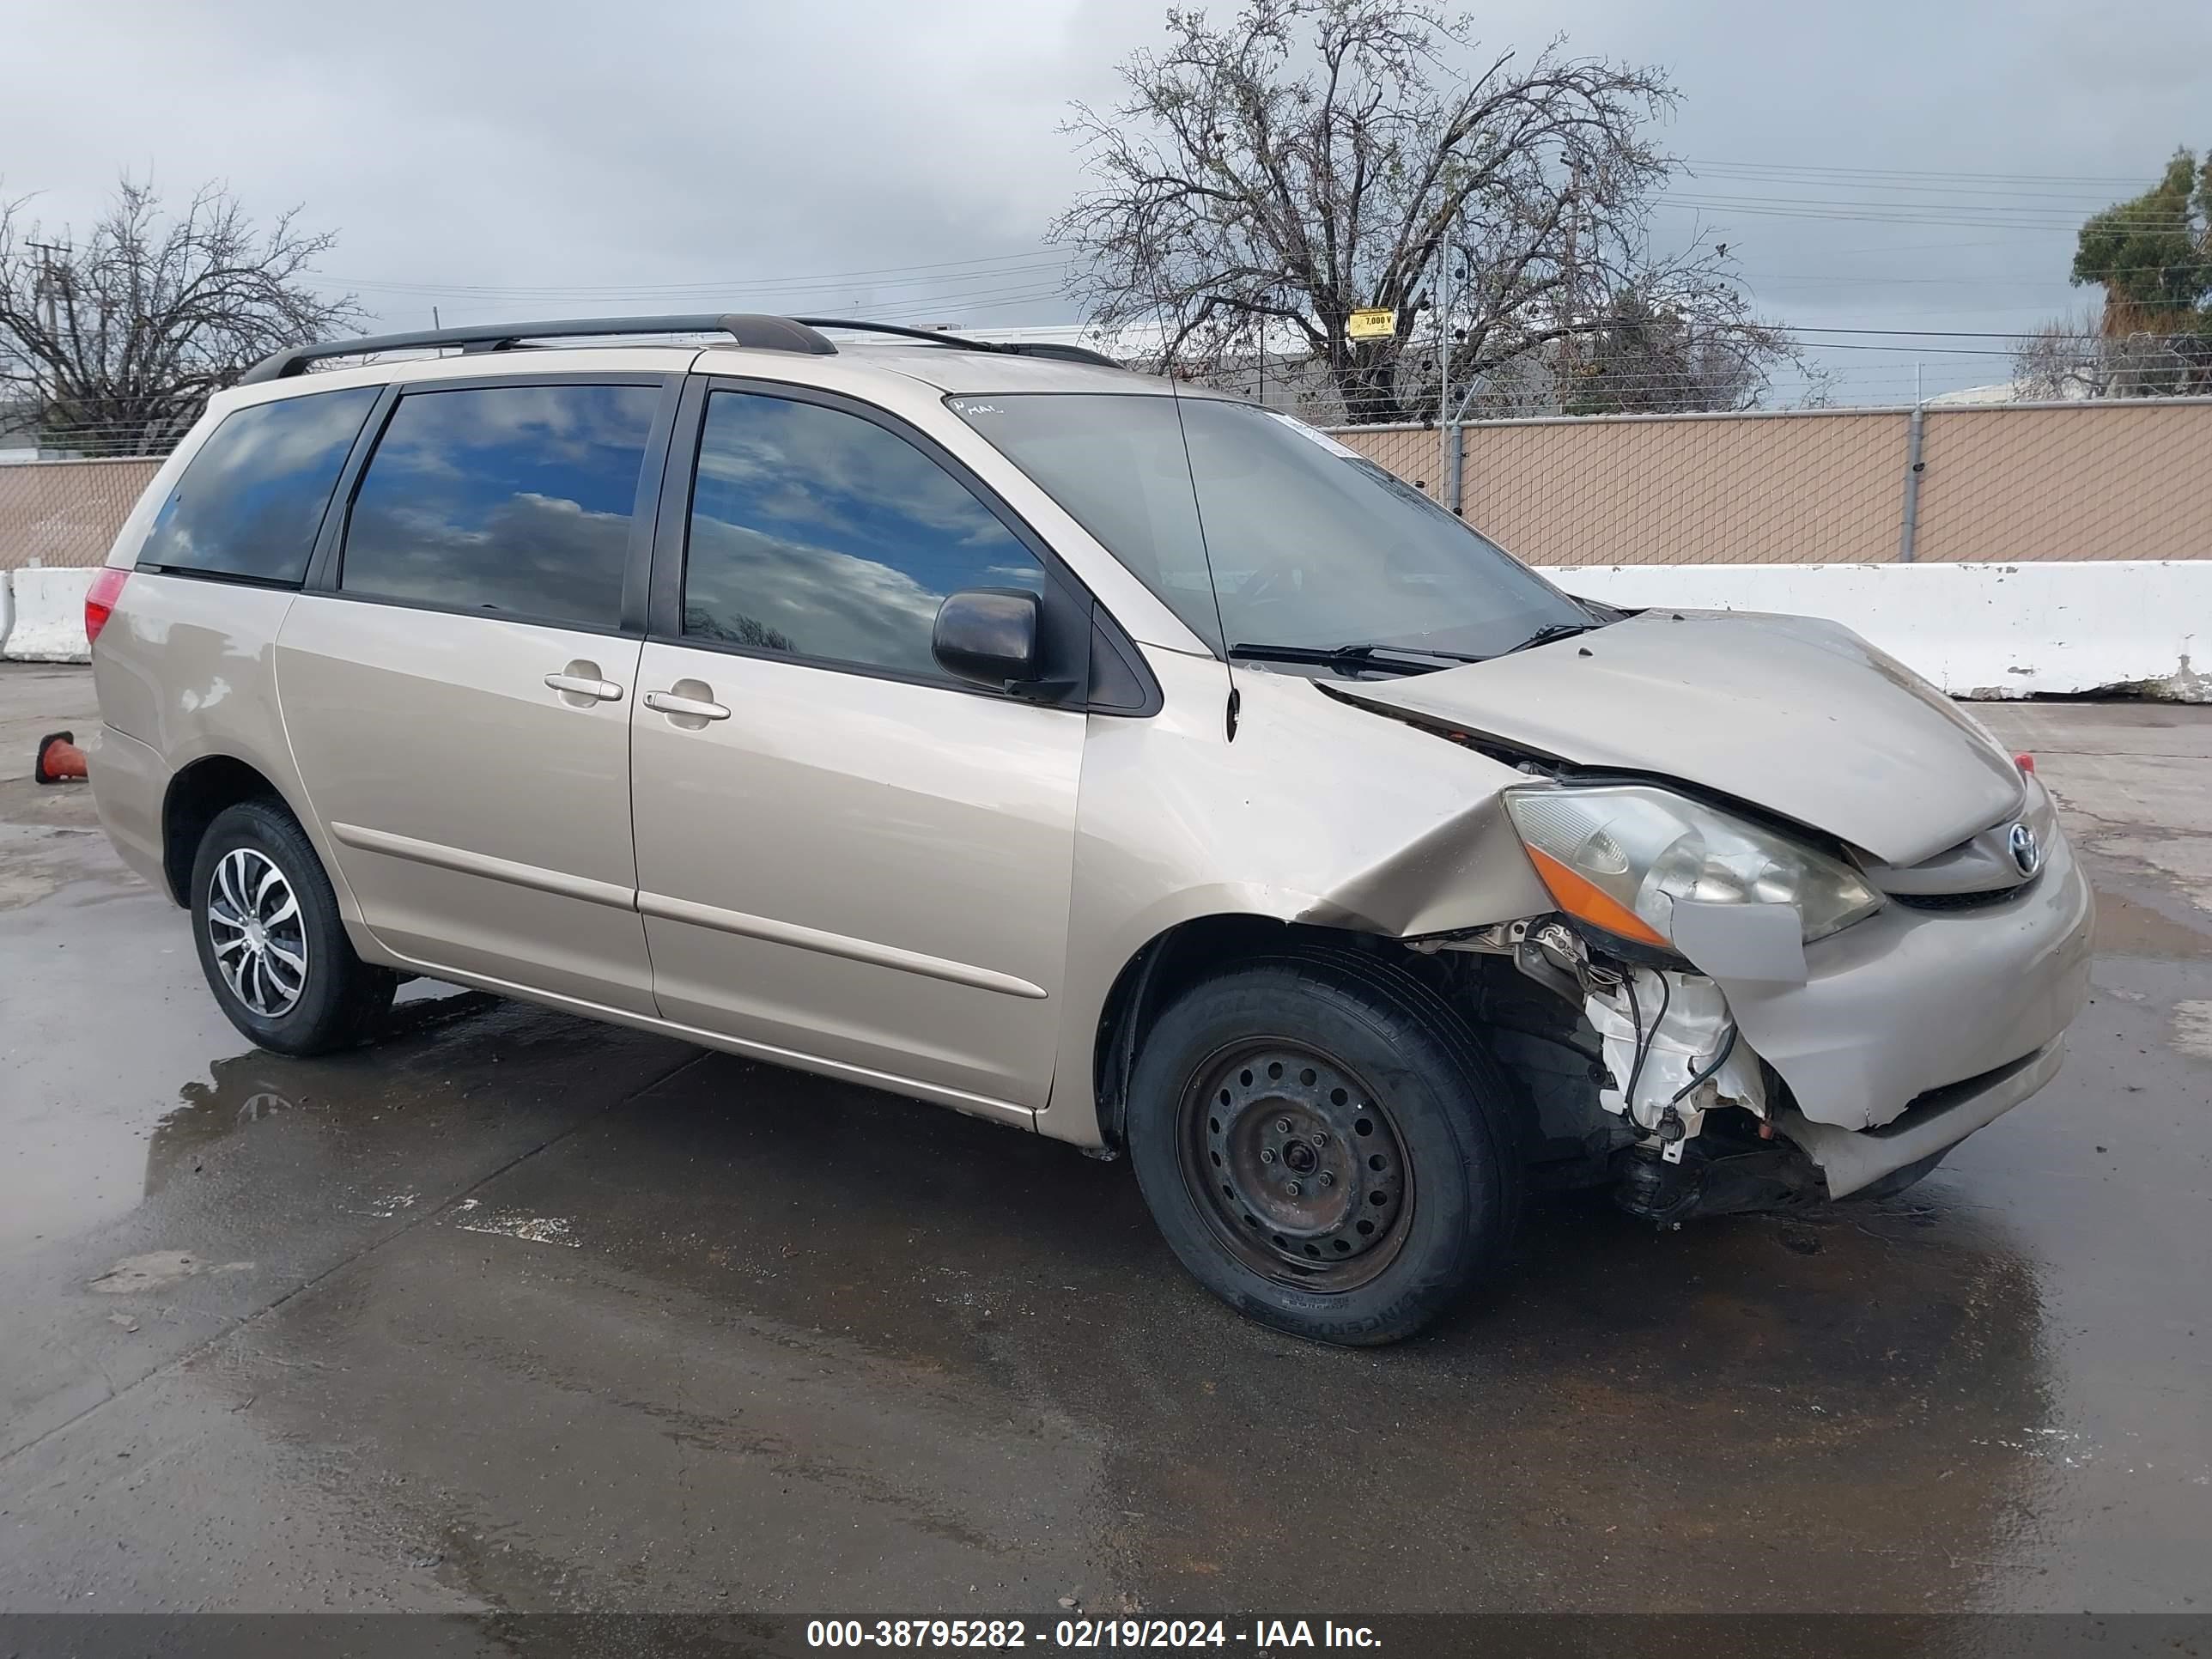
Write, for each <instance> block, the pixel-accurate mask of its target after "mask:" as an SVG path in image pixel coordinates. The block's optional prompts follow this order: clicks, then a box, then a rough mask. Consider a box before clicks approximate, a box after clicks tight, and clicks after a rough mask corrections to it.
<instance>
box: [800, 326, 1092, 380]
mask: <svg viewBox="0 0 2212 1659" xmlns="http://www.w3.org/2000/svg"><path fill="white" fill-rule="evenodd" d="M791 320H792V321H793V322H794V323H797V324H799V325H800V326H801V327H804V328H849V329H854V330H856V331H860V332H861V333H866V334H896V336H898V337H900V338H901V339H902V340H927V342H928V343H930V344H932V345H941V346H951V347H954V348H956V349H959V350H962V351H998V352H1004V353H1006V354H1007V355H1009V356H1016V357H1051V358H1054V359H1055V360H1057V361H1059V362H1068V363H1095V364H1097V366H1098V367H1099V368H1121V364H1120V363H1118V362H1115V361H1114V359H1112V358H1111V357H1109V356H1107V355H1106V354H1105V353H1104V352H1103V351H1093V350H1091V348H1090V347H1088V346H1079V345H1060V344H1057V343H1053V342H1050V341H1030V340H1021V341H1014V340H978V339H975V338H971V337H969V336H968V335H965V334H950V333H947V332H945V331H944V330H942V329H934V328H908V327H906V326H904V325H902V324H899V323H869V322H860V321H856V320H854V319H850V318H845V317H794V318H793V319H791Z"/></svg>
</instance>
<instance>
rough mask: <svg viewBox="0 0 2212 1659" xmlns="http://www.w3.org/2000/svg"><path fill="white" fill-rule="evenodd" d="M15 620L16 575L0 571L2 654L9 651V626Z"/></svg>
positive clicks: (0, 652) (0, 651)
mask: <svg viewBox="0 0 2212 1659" xmlns="http://www.w3.org/2000/svg"><path fill="white" fill-rule="evenodd" d="M14 621H15V572H13V571H12V570H0V654H4V653H6V651H7V649H8V626H9V623H12V622H14Z"/></svg>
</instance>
